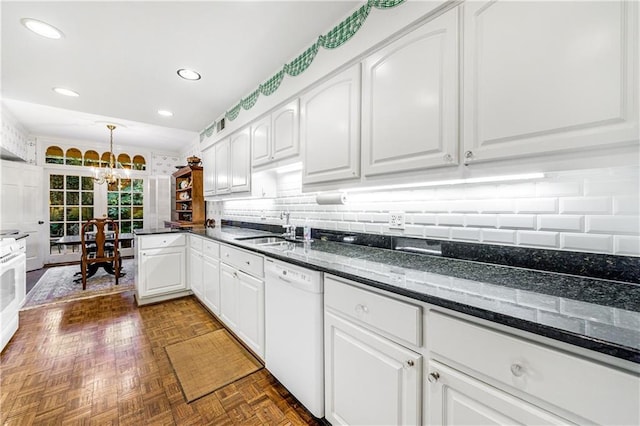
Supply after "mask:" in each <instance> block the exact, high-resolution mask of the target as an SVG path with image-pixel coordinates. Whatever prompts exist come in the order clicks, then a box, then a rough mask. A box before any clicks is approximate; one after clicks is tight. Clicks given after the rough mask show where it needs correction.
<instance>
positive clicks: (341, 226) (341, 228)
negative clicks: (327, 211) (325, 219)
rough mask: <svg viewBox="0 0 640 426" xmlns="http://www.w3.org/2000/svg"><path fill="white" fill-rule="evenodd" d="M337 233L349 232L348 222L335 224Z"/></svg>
mask: <svg viewBox="0 0 640 426" xmlns="http://www.w3.org/2000/svg"><path fill="white" fill-rule="evenodd" d="M336 227H337V229H338V231H349V230H350V228H349V222H336Z"/></svg>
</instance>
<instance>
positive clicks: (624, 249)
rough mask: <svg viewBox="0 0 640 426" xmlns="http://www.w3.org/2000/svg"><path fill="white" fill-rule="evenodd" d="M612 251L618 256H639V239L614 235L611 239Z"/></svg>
mask: <svg viewBox="0 0 640 426" xmlns="http://www.w3.org/2000/svg"><path fill="white" fill-rule="evenodd" d="M613 251H614V253H615V254H619V255H626V256H640V237H635V236H628V235H615V236H614V237H613Z"/></svg>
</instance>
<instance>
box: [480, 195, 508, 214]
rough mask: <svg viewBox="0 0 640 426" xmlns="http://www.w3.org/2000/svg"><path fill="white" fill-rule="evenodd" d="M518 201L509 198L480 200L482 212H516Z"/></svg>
mask: <svg viewBox="0 0 640 426" xmlns="http://www.w3.org/2000/svg"><path fill="white" fill-rule="evenodd" d="M515 211H516V202H515V200H512V199H509V198H495V199H493V200H482V201H481V202H480V212H481V213H515Z"/></svg>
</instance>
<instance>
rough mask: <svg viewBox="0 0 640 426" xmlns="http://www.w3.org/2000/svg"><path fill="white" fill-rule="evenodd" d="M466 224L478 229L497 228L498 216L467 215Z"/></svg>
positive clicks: (465, 217)
mask: <svg viewBox="0 0 640 426" xmlns="http://www.w3.org/2000/svg"><path fill="white" fill-rule="evenodd" d="M464 224H465V226H475V227H478V228H497V227H498V216H496V215H495V214H467V215H465V216H464Z"/></svg>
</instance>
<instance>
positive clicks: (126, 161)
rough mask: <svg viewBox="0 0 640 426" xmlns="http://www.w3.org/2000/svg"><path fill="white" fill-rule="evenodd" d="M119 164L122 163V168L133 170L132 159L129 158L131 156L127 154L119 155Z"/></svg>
mask: <svg viewBox="0 0 640 426" xmlns="http://www.w3.org/2000/svg"><path fill="white" fill-rule="evenodd" d="M118 163H120V165H121V166H122V168H124V169H130V168H131V157H129V155H127V154H125V153H122V154H120V155H118Z"/></svg>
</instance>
